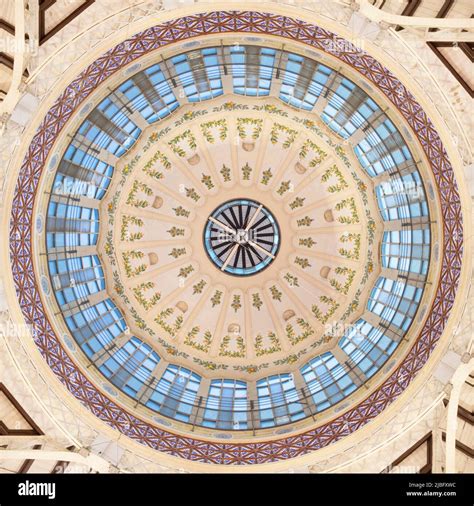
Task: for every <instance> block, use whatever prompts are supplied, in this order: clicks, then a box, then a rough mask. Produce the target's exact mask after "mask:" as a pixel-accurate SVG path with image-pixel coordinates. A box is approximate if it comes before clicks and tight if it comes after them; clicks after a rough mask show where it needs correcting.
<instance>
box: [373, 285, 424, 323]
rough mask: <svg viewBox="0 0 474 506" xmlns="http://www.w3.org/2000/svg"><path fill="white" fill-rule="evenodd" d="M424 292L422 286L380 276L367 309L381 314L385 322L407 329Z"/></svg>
mask: <svg viewBox="0 0 474 506" xmlns="http://www.w3.org/2000/svg"><path fill="white" fill-rule="evenodd" d="M422 294H423V290H422V289H421V288H416V287H414V286H412V285H410V284H408V283H406V282H404V281H394V280H393V279H388V278H384V277H380V278H379V279H378V280H377V282H376V283H375V287H374V288H373V289H372V292H371V294H370V297H369V301H368V302H367V309H369V310H370V311H372V312H373V313H375V314H376V315H379V316H380V317H381V318H382V321H383V322H385V323H387V324H392V325H396V326H397V327H400V328H401V329H403V330H404V331H407V330H408V328H409V326H410V324H411V322H412V320H413V317H414V316H415V313H416V310H417V308H418V304H419V302H420V300H421V296H422Z"/></svg>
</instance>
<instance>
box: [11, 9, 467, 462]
mask: <svg viewBox="0 0 474 506" xmlns="http://www.w3.org/2000/svg"><path fill="white" fill-rule="evenodd" d="M217 33H247V34H249V33H252V34H265V35H275V36H279V37H283V38H287V39H292V40H295V41H299V42H301V43H304V44H307V45H308V46H310V47H312V48H314V49H318V50H322V51H324V52H326V53H328V54H330V55H332V56H334V57H335V58H338V59H339V60H341V61H343V62H344V63H346V64H348V65H350V66H351V67H352V68H354V69H355V70H357V71H358V72H359V73H360V74H362V75H363V76H364V77H365V78H367V79H369V80H370V81H371V82H372V83H373V84H374V85H376V86H377V87H378V88H379V89H380V90H381V91H382V92H383V93H384V94H385V95H386V97H387V98H388V99H389V100H390V101H391V102H392V103H393V104H394V105H395V106H396V107H397V109H398V110H399V112H400V113H401V115H402V116H403V117H404V118H405V120H406V121H407V122H408V124H409V125H410V126H411V128H412V130H413V132H414V134H415V135H416V137H417V138H418V140H419V142H420V143H421V146H422V148H423V149H424V151H425V154H426V156H427V158H428V159H429V160H430V165H431V169H432V171H433V175H434V179H435V181H436V184H437V187H438V192H439V199H440V203H441V207H442V213H441V216H442V218H443V220H444V221H443V244H442V248H441V251H440V259H441V262H442V270H441V276H440V282H439V285H438V287H437V291H436V295H435V298H434V301H433V304H432V307H431V310H430V313H429V315H428V318H427V320H426V322H425V325H424V327H423V329H422V331H421V332H420V334H419V336H418V338H417V340H416V341H415V342H414V344H413V346H412V348H411V349H410V351H409V352H408V354H407V355H406V357H405V359H404V361H403V363H401V364H400V366H399V367H398V368H397V369H396V370H395V371H394V372H393V373H392V375H391V376H390V377H389V378H388V379H387V380H386V381H385V382H384V384H382V385H381V386H380V387H379V388H378V389H377V390H376V391H374V392H373V393H372V394H371V395H370V396H369V397H367V398H366V399H365V400H363V401H362V402H361V403H360V404H359V405H357V406H356V407H352V408H351V409H350V410H349V411H347V412H345V413H344V414H342V415H340V416H338V417H337V418H335V419H333V420H332V421H330V422H328V423H326V424H325V425H322V426H320V427H317V428H314V429H311V430H309V431H307V432H304V433H302V434H299V435H295V436H291V437H285V438H281V439H276V440H273V441H267V442H250V443H219V442H210V441H205V440H200V439H197V438H192V437H187V436H181V435H178V434H175V433H173V432H170V431H167V430H164V429H161V428H158V427H156V426H154V425H151V424H150V423H148V422H145V421H144V420H141V419H139V418H137V417H136V416H134V415H133V414H131V413H128V412H127V411H125V409H124V408H122V407H120V406H119V405H117V404H116V403H115V402H114V401H113V400H112V399H110V398H108V397H107V396H105V395H104V394H103V393H101V392H100V391H99V390H98V389H97V388H96V387H95V386H94V385H93V384H92V383H91V382H90V381H89V380H88V378H87V377H86V376H85V375H84V374H83V373H82V372H81V371H80V370H79V369H77V368H76V366H75V364H74V362H73V361H72V360H71V358H70V357H69V355H68V354H67V352H66V351H65V349H64V348H63V345H62V343H61V340H60V339H59V337H58V336H57V335H55V333H54V331H53V329H52V327H51V325H50V323H49V320H48V316H47V315H46V312H45V308H44V306H43V303H42V301H41V297H40V291H41V288H40V286H39V283H38V281H37V279H36V276H35V272H34V269H33V262H32V240H31V239H32V234H33V233H34V232H33V230H34V226H35V223H34V215H33V206H34V201H35V197H36V192H37V188H38V182H39V179H40V176H41V173H42V171H43V170H44V168H45V163H46V160H47V157H48V155H49V154H50V151H51V149H52V147H53V145H54V142H55V140H56V138H57V137H58V135H59V133H60V132H61V130H62V129H63V127H64V126H65V125H66V123H67V122H68V120H69V118H70V117H71V115H72V113H73V112H74V111H75V110H76V109H77V107H78V106H80V104H81V103H82V102H83V101H84V100H85V99H86V98H87V97H88V96H89V95H90V94H91V93H92V92H93V91H94V90H95V89H96V88H97V87H98V86H99V85H100V84H101V83H102V82H104V81H105V80H106V79H107V78H108V77H110V76H111V75H113V74H114V73H115V72H116V71H117V70H120V69H121V68H122V67H124V66H125V65H128V64H129V63H131V62H133V61H134V60H137V59H138V58H140V57H141V56H143V55H145V54H147V53H149V52H150V51H153V50H156V49H158V48H161V47H164V46H166V45H168V44H170V43H174V42H177V41H184V40H187V39H192V38H193V37H196V36H201V35H205V34H217ZM462 251H463V225H462V215H461V202H460V196H459V193H458V190H457V184H456V181H455V177H454V172H453V169H452V166H451V164H450V162H449V159H448V155H447V153H446V150H445V149H444V147H443V145H442V143H441V140H440V137H439V135H438V133H437V132H436V131H435V129H434V127H433V124H432V123H431V121H430V120H429V118H428V117H427V115H426V113H425V112H424V111H423V109H422V108H421V106H420V104H418V102H417V101H416V100H415V98H414V97H413V95H412V94H411V93H410V92H409V91H408V90H407V89H406V88H405V87H404V86H403V84H402V83H401V82H400V81H399V80H398V79H397V78H396V77H395V76H394V75H393V74H392V73H391V72H390V71H389V70H388V69H386V68H385V67H383V66H382V65H381V64H380V63H379V62H377V61H376V60H375V59H374V58H373V57H371V56H370V55H368V54H367V53H365V52H364V51H361V50H358V49H356V48H353V47H351V45H350V44H348V42H347V41H346V40H345V39H343V38H341V37H339V36H337V35H336V34H334V33H332V32H330V31H327V30H324V29H323V28H321V27H318V26H315V25H312V24H310V23H307V22H303V21H300V20H297V19H294V18H290V17H287V16H279V15H274V14H270V13H260V12H250V11H225V12H210V13H203V14H196V15H192V16H186V17H182V18H179V19H175V20H172V21H169V22H165V23H162V24H159V25H156V26H154V27H152V28H148V29H146V30H144V31H142V32H140V33H138V34H136V35H134V36H133V37H130V38H129V39H127V40H126V41H124V42H122V43H120V44H118V45H117V46H115V47H114V48H112V49H110V50H109V51H107V52H106V53H105V54H103V55H102V56H100V57H99V58H98V59H97V60H95V61H94V62H93V63H92V64H91V65H89V66H88V67H87V68H86V69H84V70H83V71H82V72H81V74H80V75H79V76H77V78H76V79H74V80H73V81H72V82H71V83H70V84H69V86H68V87H67V88H66V89H65V90H64V91H63V93H62V94H61V95H60V96H59V98H58V99H57V100H56V102H55V103H54V104H53V106H52V107H51V108H50V110H49V111H48V113H47V114H46V116H45V117H44V119H43V121H42V123H41V125H40V126H39V128H38V130H37V132H36V134H35V136H34V137H33V139H32V142H31V144H30V146H29V148H28V151H27V153H26V156H25V158H24V161H23V164H22V166H21V169H20V173H19V177H18V180H17V184H16V188H15V194H14V199H13V204H12V212H11V221H10V256H11V264H12V273H13V279H14V283H15V288H16V292H17V297H18V300H19V303H20V307H21V310H22V312H23V315H24V318H25V320H26V321H27V322H28V323H29V324H31V325H32V327H33V329H34V333H33V334H34V340H35V343H36V345H37V346H38V348H39V350H40V352H41V354H42V355H43V357H44V359H45V360H46V361H47V363H48V365H49V366H50V368H51V369H52V370H53V372H54V373H55V374H56V375H57V377H58V378H59V379H60V381H61V382H62V383H63V385H64V386H65V387H66V388H67V389H68V390H69V391H70V392H71V393H72V394H73V395H74V396H75V397H76V398H77V399H78V400H79V401H80V402H81V403H82V404H83V405H84V406H86V407H87V408H88V409H89V410H90V411H91V412H92V413H93V414H95V415H96V416H97V417H98V418H99V419H100V420H102V421H104V422H105V423H107V424H108V425H109V426H111V427H113V428H114V429H116V430H118V431H120V432H121V433H123V434H125V435H126V436H128V437H130V438H131V439H133V440H134V441H137V442H139V443H141V444H143V445H146V446H148V447H150V448H153V449H156V450H158V451H161V452H165V453H167V454H169V455H172V456H175V457H181V458H184V459H188V460H191V461H195V462H201V463H208V464H264V463H269V462H276V461H279V460H285V459H289V458H293V457H298V456H301V455H304V454H306V453H308V452H311V451H314V450H317V449H320V448H322V447H325V446H328V445H330V444H331V443H334V442H336V441H338V440H340V439H342V438H343V437H345V436H347V435H349V434H351V433H353V432H355V431H356V430H357V429H359V428H360V427H362V426H364V425H366V424H367V423H368V422H370V421H371V420H373V419H374V418H375V417H376V416H377V415H378V414H380V413H381V412H382V411H383V410H384V409H385V408H386V407H387V406H388V405H390V404H391V403H392V402H393V401H394V400H395V399H396V398H397V397H398V396H399V395H400V394H401V393H402V392H403V390H404V389H405V388H406V387H407V386H408V384H409V383H410V382H411V381H412V380H413V378H414V377H415V376H416V374H417V373H418V372H419V371H420V369H421V368H422V367H423V365H424V364H425V363H426V361H427V360H428V358H429V356H430V354H431V353H432V351H433V350H434V348H435V346H436V343H437V342H438V340H439V339H440V337H441V335H442V332H443V329H444V327H445V325H446V322H447V320H448V317H449V314H450V312H451V309H452V307H453V304H454V299H455V294H456V290H457V287H458V284H459V278H460V272H461V263H462Z"/></svg>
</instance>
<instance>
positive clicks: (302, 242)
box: [298, 237, 317, 248]
mask: <svg viewBox="0 0 474 506" xmlns="http://www.w3.org/2000/svg"><path fill="white" fill-rule="evenodd" d="M298 244H299V246H305V247H306V248H312V247H313V246H314V245H315V244H317V243H316V241H315V240H314V239H313V238H312V237H301V238H300V239H298Z"/></svg>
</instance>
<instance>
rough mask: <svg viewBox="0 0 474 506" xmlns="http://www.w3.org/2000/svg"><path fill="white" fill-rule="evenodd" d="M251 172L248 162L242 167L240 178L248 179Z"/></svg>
mask: <svg viewBox="0 0 474 506" xmlns="http://www.w3.org/2000/svg"><path fill="white" fill-rule="evenodd" d="M251 173H252V167H250V165H249V164H248V163H246V164H245V165H244V166H243V167H242V179H243V180H244V181H248V180H249V179H250V174H251Z"/></svg>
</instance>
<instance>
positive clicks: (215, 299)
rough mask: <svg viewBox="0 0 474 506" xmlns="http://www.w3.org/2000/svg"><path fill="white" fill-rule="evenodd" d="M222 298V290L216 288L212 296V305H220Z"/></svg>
mask: <svg viewBox="0 0 474 506" xmlns="http://www.w3.org/2000/svg"><path fill="white" fill-rule="evenodd" d="M221 300H222V292H221V291H220V290H216V291H215V292H214V295H213V296H212V298H211V302H212V307H215V306H218V305H219V304H220V303H221Z"/></svg>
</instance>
